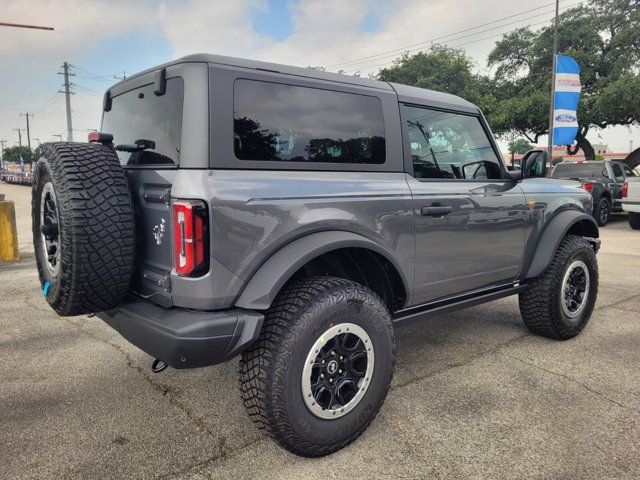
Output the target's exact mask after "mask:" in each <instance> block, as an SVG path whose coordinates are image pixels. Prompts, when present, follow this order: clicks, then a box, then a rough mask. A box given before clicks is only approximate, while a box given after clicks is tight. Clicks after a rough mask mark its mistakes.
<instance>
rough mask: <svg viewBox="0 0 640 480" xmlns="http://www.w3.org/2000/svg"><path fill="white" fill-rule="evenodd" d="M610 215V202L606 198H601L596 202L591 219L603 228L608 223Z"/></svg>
mask: <svg viewBox="0 0 640 480" xmlns="http://www.w3.org/2000/svg"><path fill="white" fill-rule="evenodd" d="M610 214H611V202H609V199H608V198H605V197H601V198H600V200H599V201H598V205H597V206H596V209H595V211H594V212H593V218H595V219H596V223H597V224H598V226H599V227H604V226H605V225H606V224H607V223H609V215H610Z"/></svg>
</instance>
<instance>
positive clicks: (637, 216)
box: [629, 213, 640, 230]
mask: <svg viewBox="0 0 640 480" xmlns="http://www.w3.org/2000/svg"><path fill="white" fill-rule="evenodd" d="M629 226H630V227H631V228H633V229H634V230H640V213H630V214H629Z"/></svg>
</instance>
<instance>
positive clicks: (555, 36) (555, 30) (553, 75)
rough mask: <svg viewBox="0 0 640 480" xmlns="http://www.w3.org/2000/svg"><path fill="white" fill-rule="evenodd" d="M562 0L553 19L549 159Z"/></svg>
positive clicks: (551, 153) (551, 148)
mask: <svg viewBox="0 0 640 480" xmlns="http://www.w3.org/2000/svg"><path fill="white" fill-rule="evenodd" d="M559 12H560V0H556V17H555V19H554V21H553V59H552V62H551V108H550V109H549V146H548V152H549V161H551V160H552V159H553V110H554V109H555V97H556V60H557V59H556V57H557V56H558V14H559Z"/></svg>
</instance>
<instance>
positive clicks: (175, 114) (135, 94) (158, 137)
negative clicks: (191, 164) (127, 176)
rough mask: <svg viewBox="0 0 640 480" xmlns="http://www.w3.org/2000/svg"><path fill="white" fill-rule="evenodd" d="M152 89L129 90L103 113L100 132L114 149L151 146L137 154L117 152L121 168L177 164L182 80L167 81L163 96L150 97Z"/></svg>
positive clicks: (116, 97) (180, 123)
mask: <svg viewBox="0 0 640 480" xmlns="http://www.w3.org/2000/svg"><path fill="white" fill-rule="evenodd" d="M153 91H154V85H153V84H150V85H145V86H144V87H141V88H137V89H134V90H130V91H128V92H125V93H122V94H120V95H117V96H115V97H113V98H112V100H111V102H112V103H111V110H109V111H108V112H105V113H104V116H103V119H102V127H101V131H103V132H105V133H111V134H112V135H113V141H114V143H115V145H116V146H117V145H125V144H128V145H134V144H136V143H139V141H140V140H147V141H150V142H153V144H155V146H154V147H153V148H147V149H145V150H142V151H137V152H124V151H118V152H117V154H118V157H119V158H120V163H121V164H122V165H165V166H172V165H177V164H179V163H180V147H181V135H182V105H183V101H184V82H183V80H182V78H170V79H168V80H167V89H166V92H165V94H164V95H161V96H157V95H155V94H154V93H153Z"/></svg>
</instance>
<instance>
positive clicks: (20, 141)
mask: <svg viewBox="0 0 640 480" xmlns="http://www.w3.org/2000/svg"><path fill="white" fill-rule="evenodd" d="M14 130H15V131H16V132H18V145H19V146H20V153H22V130H24V129H22V128H14Z"/></svg>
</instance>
